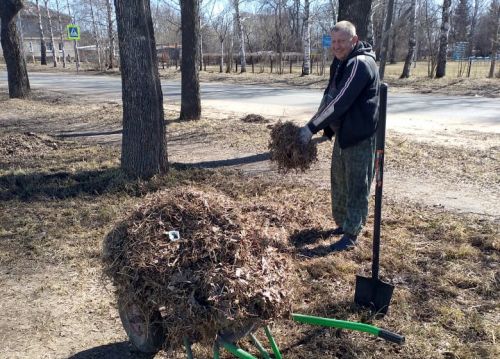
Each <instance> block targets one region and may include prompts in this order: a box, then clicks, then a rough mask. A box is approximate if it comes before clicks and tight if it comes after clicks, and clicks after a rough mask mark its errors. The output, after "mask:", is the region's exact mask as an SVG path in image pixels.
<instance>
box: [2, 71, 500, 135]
mask: <svg viewBox="0 0 500 359" xmlns="http://www.w3.org/2000/svg"><path fill="white" fill-rule="evenodd" d="M29 76H30V83H31V86H32V88H40V89H44V88H45V89H50V90H51V91H57V92H62V93H65V94H67V96H71V97H73V96H78V97H81V98H82V101H83V100H85V99H100V100H102V99H106V100H109V101H119V100H121V78H120V77H118V76H97V75H83V74H78V75H77V74H69V73H30V74H29ZM0 86H7V74H6V72H5V71H2V72H0ZM162 89H163V95H164V98H165V100H166V101H169V100H171V101H180V94H181V89H180V81H179V80H176V81H162ZM321 95H322V91H321V90H314V89H298V88H281V87H280V88H278V87H271V86H258V85H238V84H228V83H214V82H212V83H201V98H202V104H203V105H207V106H210V107H213V108H218V109H221V110H224V111H226V110H228V109H229V110H231V111H235V112H238V111H240V112H247V113H250V112H251V113H259V114H262V115H268V116H269V115H272V116H286V117H291V118H296V119H298V120H307V119H309V118H310V117H311V116H312V115H313V114H314V111H315V110H316V108H317V106H318V104H319V102H320V100H321ZM388 128H389V129H391V128H392V129H396V130H400V131H403V132H414V131H424V132H428V131H440V130H449V129H455V130H473V131H479V132H490V133H500V101H498V99H491V98H482V97H458V96H441V95H421V94H408V93H393V92H392V91H389V101H388Z"/></svg>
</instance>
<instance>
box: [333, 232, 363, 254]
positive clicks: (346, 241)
mask: <svg viewBox="0 0 500 359" xmlns="http://www.w3.org/2000/svg"><path fill="white" fill-rule="evenodd" d="M356 239H357V236H353V235H352V234H348V233H345V234H344V235H343V236H342V238H340V239H339V240H338V241H337V242H335V243H333V244H332V245H331V246H330V251H333V252H341V251H347V250H349V249H353V248H354V246H355V245H356Z"/></svg>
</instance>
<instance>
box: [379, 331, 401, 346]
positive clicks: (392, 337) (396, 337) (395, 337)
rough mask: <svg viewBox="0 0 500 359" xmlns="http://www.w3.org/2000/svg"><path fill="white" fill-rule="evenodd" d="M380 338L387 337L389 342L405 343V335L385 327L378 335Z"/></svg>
mask: <svg viewBox="0 0 500 359" xmlns="http://www.w3.org/2000/svg"><path fill="white" fill-rule="evenodd" d="M377 336H378V337H379V338H382V339H385V340H387V341H389V342H392V343H396V344H403V343H404V342H405V337H404V336H402V335H399V334H396V333H393V332H390V331H388V330H385V329H380V331H379V333H378V335H377Z"/></svg>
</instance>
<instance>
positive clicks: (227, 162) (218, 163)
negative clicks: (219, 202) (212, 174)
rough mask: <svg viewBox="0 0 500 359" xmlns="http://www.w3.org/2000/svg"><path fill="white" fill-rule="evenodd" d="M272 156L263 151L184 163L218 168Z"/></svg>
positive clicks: (262, 159) (260, 160) (266, 158)
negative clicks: (236, 156)
mask: <svg viewBox="0 0 500 359" xmlns="http://www.w3.org/2000/svg"><path fill="white" fill-rule="evenodd" d="M270 158H271V154H270V153H269V152H263V153H258V154H255V155H250V156H245V157H238V158H228V159H225V160H213V161H203V162H195V163H189V164H187V163H186V164H184V165H186V166H192V167H198V168H217V167H226V166H237V165H246V164H250V163H255V162H263V161H267V160H269V159H270Z"/></svg>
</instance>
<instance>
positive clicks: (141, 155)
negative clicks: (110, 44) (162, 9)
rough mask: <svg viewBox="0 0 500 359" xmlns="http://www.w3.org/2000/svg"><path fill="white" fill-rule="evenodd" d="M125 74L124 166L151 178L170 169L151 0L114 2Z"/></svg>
mask: <svg viewBox="0 0 500 359" xmlns="http://www.w3.org/2000/svg"><path fill="white" fill-rule="evenodd" d="M115 10H116V22H117V25H118V44H119V48H120V67H121V73H122V101H123V138H122V154H121V167H122V169H123V170H124V172H125V173H127V174H129V175H131V176H134V177H139V178H149V177H151V176H153V175H155V174H158V173H163V172H166V171H167V170H168V159H167V140H166V137H165V122H164V118H163V117H164V114H163V94H162V90H161V83H160V76H159V73H158V61H157V60H156V44H155V38H154V30H153V21H152V19H151V9H150V3H149V0H115Z"/></svg>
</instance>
